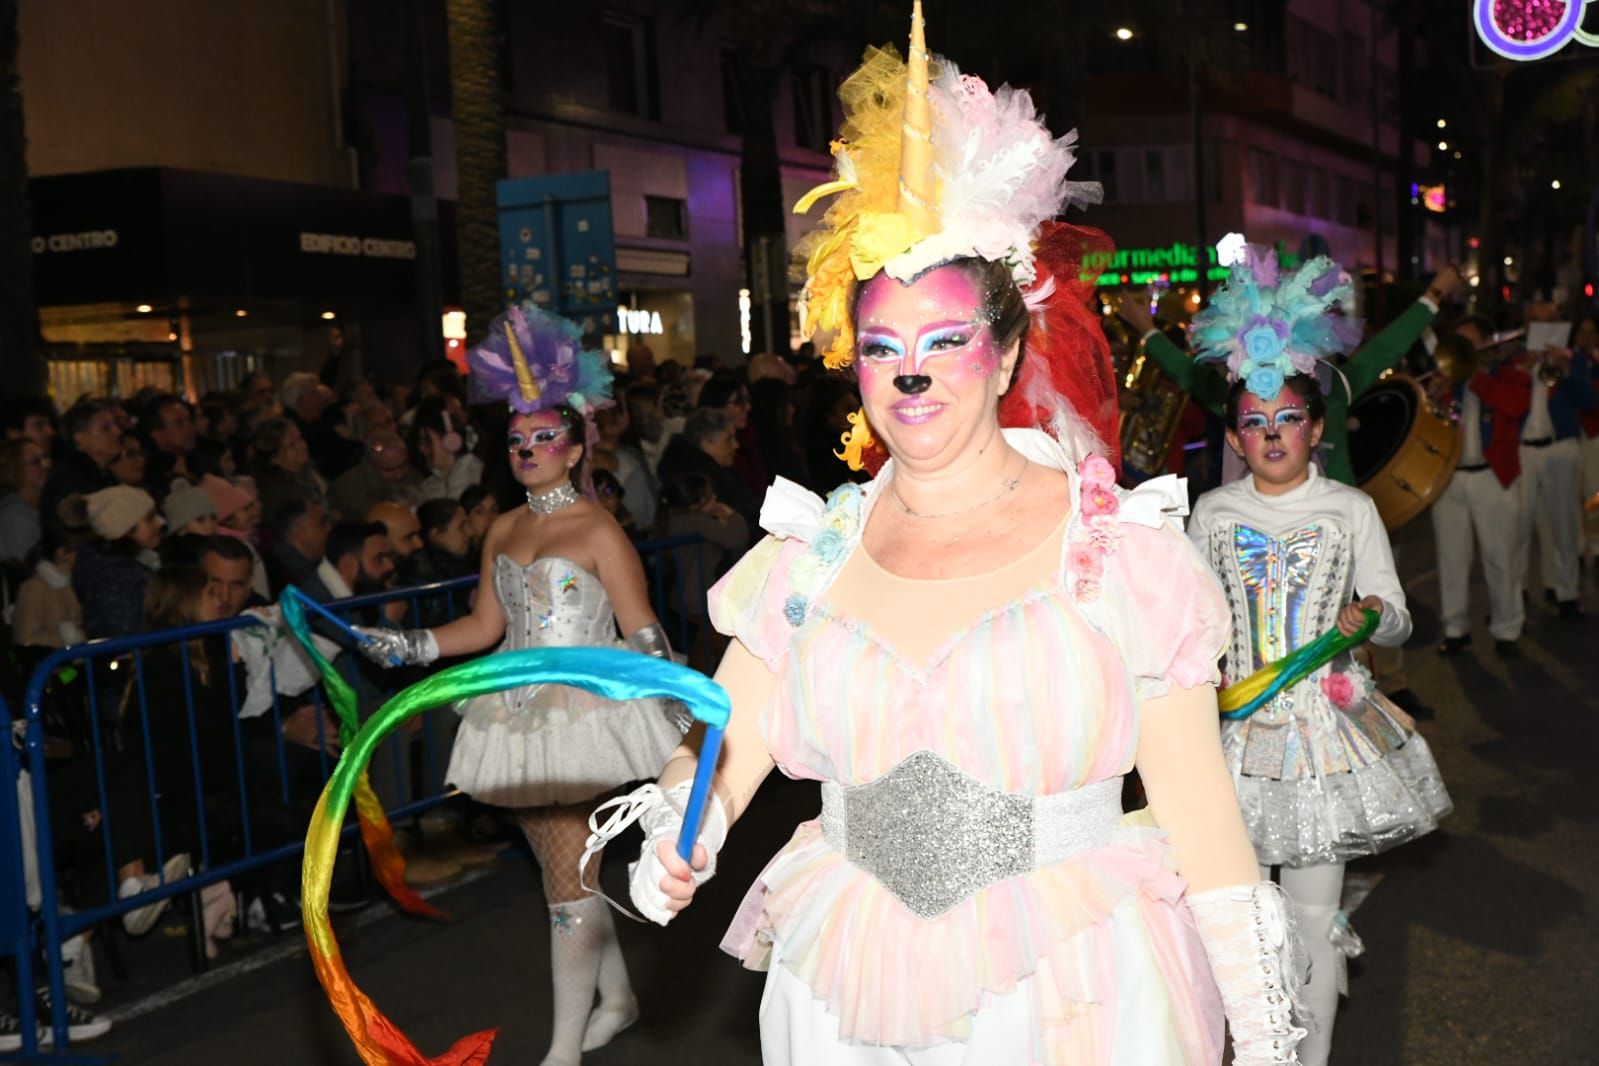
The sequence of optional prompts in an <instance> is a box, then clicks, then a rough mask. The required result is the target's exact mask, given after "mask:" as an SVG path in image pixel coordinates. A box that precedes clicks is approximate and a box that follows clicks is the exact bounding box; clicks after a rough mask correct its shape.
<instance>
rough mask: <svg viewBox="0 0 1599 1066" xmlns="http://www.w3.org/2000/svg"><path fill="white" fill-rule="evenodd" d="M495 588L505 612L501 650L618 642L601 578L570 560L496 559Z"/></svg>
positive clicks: (551, 558) (547, 558)
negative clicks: (519, 561)
mask: <svg viewBox="0 0 1599 1066" xmlns="http://www.w3.org/2000/svg"><path fill="white" fill-rule="evenodd" d="M494 590H495V592H497V593H498V594H499V597H500V606H501V608H503V609H504V611H505V640H504V641H503V642H502V643H501V645H500V647H499V650H500V651H511V650H515V649H518V648H542V647H559V648H570V647H577V646H580V645H596V644H598V645H612V644H615V643H616V640H617V634H616V617H615V616H614V615H613V614H612V613H611V601H610V598H609V597H608V596H606V595H605V586H604V585H602V584H601V583H600V579H599V578H597V577H595V576H594V575H593V574H591V573H589V572H588V571H587V570H585V569H583V568H582V567H581V566H578V565H577V564H576V563H574V562H572V561H571V560H569V559H562V558H560V557H559V556H545V557H543V558H540V559H534V560H533V561H532V562H531V563H529V564H527V565H526V566H518V565H517V564H516V561H515V560H513V559H512V558H511V557H510V556H508V555H501V556H500V557H499V558H498V559H496V560H495V561H494Z"/></svg>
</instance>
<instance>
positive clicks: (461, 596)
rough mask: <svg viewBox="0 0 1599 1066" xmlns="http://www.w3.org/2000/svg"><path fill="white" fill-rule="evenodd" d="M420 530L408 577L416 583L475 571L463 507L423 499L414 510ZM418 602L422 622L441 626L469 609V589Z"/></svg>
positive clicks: (445, 501)
mask: <svg viewBox="0 0 1599 1066" xmlns="http://www.w3.org/2000/svg"><path fill="white" fill-rule="evenodd" d="M416 518H417V523H418V525H419V527H420V528H421V532H422V550H421V551H419V552H417V553H416V556H415V560H416V561H415V563H414V564H413V566H412V568H411V579H412V580H413V581H414V582H415V583H416V584H419V585H421V584H430V583H432V582H434V581H448V580H450V579H451V578H457V577H468V576H470V575H472V574H475V573H477V572H478V559H477V556H476V555H475V554H474V553H473V551H472V534H471V531H470V530H469V529H468V527H467V520H466V508H464V507H462V506H461V505H460V504H459V503H457V502H456V501H454V500H427V501H424V502H423V504H422V506H420V507H418V508H417V509H416ZM450 601H452V602H450V603H446V601H445V599H444V597H442V596H432V597H429V598H427V599H424V600H422V601H421V608H422V614H423V619H422V624H423V625H428V626H432V625H442V624H443V623H445V622H449V621H452V620H453V619H456V618H460V617H462V616H463V615H465V614H466V613H467V612H468V611H469V610H470V607H469V604H470V602H471V592H470V590H468V589H459V590H457V591H455V592H453V593H451V595H450Z"/></svg>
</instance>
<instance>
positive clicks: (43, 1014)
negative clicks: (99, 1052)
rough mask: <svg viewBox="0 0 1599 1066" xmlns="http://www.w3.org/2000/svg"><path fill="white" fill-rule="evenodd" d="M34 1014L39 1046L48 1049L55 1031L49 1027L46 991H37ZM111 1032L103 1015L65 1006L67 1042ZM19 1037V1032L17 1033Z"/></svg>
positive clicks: (89, 1038)
mask: <svg viewBox="0 0 1599 1066" xmlns="http://www.w3.org/2000/svg"><path fill="white" fill-rule="evenodd" d="M34 1002H35V1003H36V1007H35V1008H34V1009H35V1013H36V1014H37V1016H38V1023H39V1046H40V1047H42V1048H44V1047H50V1046H51V1045H52V1044H54V1043H55V1042H56V1036H55V1030H54V1029H52V1028H51V1027H50V992H49V990H47V989H43V988H41V989H40V990H39V995H38V998H37V999H36V1000H35V1001H34ZM110 1031H111V1019H110V1018H107V1017H106V1016H105V1015H103V1014H93V1013H91V1012H89V1011H86V1010H84V1009H83V1008H82V1007H79V1006H77V1005H75V1004H72V1003H68V1004H67V1040H68V1041H69V1042H71V1043H74V1044H75V1043H77V1042H78V1041H80V1040H93V1039H95V1038H96V1037H100V1036H105V1035H106V1034H107V1033H109V1032H110ZM18 1035H19V1037H20V1035H21V1034H20V1032H19V1034H18Z"/></svg>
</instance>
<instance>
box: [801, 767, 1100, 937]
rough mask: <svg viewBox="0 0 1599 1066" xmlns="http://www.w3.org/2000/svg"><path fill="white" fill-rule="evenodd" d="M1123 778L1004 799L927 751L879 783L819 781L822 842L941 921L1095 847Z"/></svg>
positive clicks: (906, 901) (1008, 795) (1004, 795)
mask: <svg viewBox="0 0 1599 1066" xmlns="http://www.w3.org/2000/svg"><path fill="white" fill-rule="evenodd" d="M1121 796H1122V779H1121V778H1120V777H1113V778H1110V779H1108V780H1105V781H1096V782H1094V783H1093V784H1091V785H1085V786H1083V787H1082V788H1079V789H1074V790H1072V791H1071V792H1061V793H1057V794H1056V795H1053V796H1022V795H1017V794H1015V793H1010V792H998V791H996V790H994V789H991V788H989V787H987V786H986V785H983V784H982V783H980V782H978V781H974V780H973V779H972V778H970V777H968V776H966V775H965V774H964V773H962V772H961V771H960V770H959V769H957V768H956V767H955V766H954V765H953V764H951V763H949V762H948V761H946V760H945V759H942V758H940V757H939V756H937V755H934V754H933V753H932V752H930V751H918V752H916V753H915V754H914V755H910V756H908V757H906V758H905V759H904V760H903V761H902V762H900V763H899V765H897V766H895V767H894V768H893V769H892V770H890V771H889V772H888V773H886V774H884V775H883V776H882V777H879V778H878V779H877V780H875V781H870V782H867V783H866V784H864V785H850V786H847V787H846V786H844V785H840V784H838V783H837V782H833V781H824V782H823V783H822V835H823V836H824V837H825V838H826V840H827V842H828V843H829V844H831V845H832V846H833V847H834V848H835V849H837V850H838V851H840V852H842V853H843V854H844V857H845V858H847V859H848V860H849V861H850V862H851V863H853V864H855V865H856V866H858V867H860V868H861V869H862V870H865V871H866V872H867V873H869V874H871V875H872V876H873V877H875V878H877V880H878V881H880V882H881V883H882V884H883V886H884V887H885V888H887V889H888V890H889V891H890V892H892V893H893V894H894V895H895V897H897V898H898V899H899V901H900V902H901V903H903V904H905V906H906V907H907V908H909V909H910V911H911V913H913V914H915V915H917V916H918V917H921V918H936V917H938V916H939V915H940V914H943V913H944V912H945V911H947V910H949V909H950V908H951V907H953V906H955V905H956V904H957V903H959V902H961V900H963V899H965V898H966V897H967V896H970V895H971V894H972V893H974V892H976V891H977V890H978V889H981V888H986V887H987V886H989V885H991V884H994V883H995V882H996V881H1003V880H1005V879H1006V878H1010V877H1016V876H1018V875H1020V874H1024V873H1027V872H1028V871H1029V870H1035V869H1038V868H1039V867H1042V866H1049V865H1051V864H1053V863H1057V862H1059V861H1061V860H1062V859H1064V858H1066V857H1067V856H1069V855H1072V854H1073V853H1075V852H1079V851H1085V850H1087V849H1089V848H1095V847H1099V846H1101V845H1103V844H1105V843H1106V842H1107V841H1108V840H1109V839H1110V834H1111V833H1112V831H1113V830H1115V829H1116V827H1117V826H1118V825H1119V824H1120V822H1121V816H1122V803H1121Z"/></svg>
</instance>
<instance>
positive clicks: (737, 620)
mask: <svg viewBox="0 0 1599 1066" xmlns="http://www.w3.org/2000/svg"><path fill="white" fill-rule="evenodd" d="M805 550H806V545H805V543H804V542H803V541H800V540H798V539H795V538H788V539H779V538H777V537H771V536H769V537H765V538H763V539H762V540H761V541H760V543H758V544H756V545H755V547H753V548H751V549H750V550H749V551H748V552H746V553H745V554H744V557H743V558H742V559H740V560H739V561H738V562H737V563H735V564H734V565H733V568H732V569H731V570H729V571H728V572H727V573H726V574H724V575H723V576H722V579H721V580H720V581H718V582H717V583H716V584H715V585H713V586H712V587H711V590H710V593H709V596H708V607H709V610H710V619H711V625H713V626H715V627H716V631H717V632H718V633H721V634H723V635H724V636H729V637H732V638H733V639H734V640H737V641H738V642H739V643H740V644H742V645H744V647H745V649H746V650H748V651H749V652H750V654H752V655H754V656H755V657H756V658H758V659H760V660H761V661H762V662H764V663H765V664H766V665H767V667H768V668H770V669H773V670H775V669H777V665H778V663H779V662H780V661H781V660H782V658H783V656H784V654H785V653H786V652H787V651H788V645H789V640H790V635H791V634H792V633H793V631H794V628H793V626H792V625H790V623H789V620H788V617H787V615H786V613H785V611H786V607H787V600H788V598H789V591H790V590H789V588H788V584H789V570H790V568H791V567H792V566H793V564H794V561H795V560H796V559H797V558H798V557H799V555H800V554H802V553H803V552H804V551H805Z"/></svg>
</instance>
